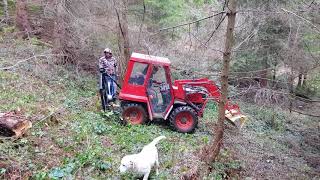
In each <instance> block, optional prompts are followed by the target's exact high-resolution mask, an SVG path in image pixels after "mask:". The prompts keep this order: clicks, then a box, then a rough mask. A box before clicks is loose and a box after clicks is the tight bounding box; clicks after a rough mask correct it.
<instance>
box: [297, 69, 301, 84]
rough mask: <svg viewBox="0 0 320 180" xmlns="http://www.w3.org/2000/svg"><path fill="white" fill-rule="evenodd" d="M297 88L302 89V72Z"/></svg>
mask: <svg viewBox="0 0 320 180" xmlns="http://www.w3.org/2000/svg"><path fill="white" fill-rule="evenodd" d="M297 87H302V72H300V73H299V76H298V84H297Z"/></svg>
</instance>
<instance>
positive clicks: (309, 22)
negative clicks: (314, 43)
mask: <svg viewBox="0 0 320 180" xmlns="http://www.w3.org/2000/svg"><path fill="white" fill-rule="evenodd" d="M281 10H283V11H284V12H287V13H290V14H293V15H294V16H296V17H298V18H300V19H302V20H304V21H306V22H307V23H308V24H310V25H311V26H312V27H314V28H315V29H316V31H318V33H320V29H319V28H318V27H317V26H316V25H314V24H313V23H312V22H311V21H309V20H308V19H306V18H304V17H302V16H299V15H298V14H296V13H294V12H292V11H289V10H286V9H284V8H281Z"/></svg>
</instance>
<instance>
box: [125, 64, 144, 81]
mask: <svg viewBox="0 0 320 180" xmlns="http://www.w3.org/2000/svg"><path fill="white" fill-rule="evenodd" d="M147 71H148V64H144V63H139V62H135V63H134V65H133V69H132V72H131V75H130V79H129V84H133V85H143V84H144V81H145V77H146V74H147Z"/></svg>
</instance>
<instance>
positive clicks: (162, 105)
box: [119, 53, 173, 123]
mask: <svg viewBox="0 0 320 180" xmlns="http://www.w3.org/2000/svg"><path fill="white" fill-rule="evenodd" d="M170 64H171V63H170V60H169V59H168V58H163V57H157V56H151V55H145V54H139V53H133V54H132V56H131V58H130V60H129V63H128V67H127V72H126V75H125V77H124V83H123V87H122V89H121V91H120V94H119V99H120V100H122V102H124V103H126V102H128V101H131V102H135V103H137V104H139V105H141V106H144V107H145V108H146V109H148V117H149V118H150V119H151V120H152V119H154V118H163V119H164V118H165V116H166V114H167V113H166V112H168V111H169V109H170V107H171V106H172V104H173V91H172V83H171V77H170V69H169V66H170ZM133 123H139V122H133Z"/></svg>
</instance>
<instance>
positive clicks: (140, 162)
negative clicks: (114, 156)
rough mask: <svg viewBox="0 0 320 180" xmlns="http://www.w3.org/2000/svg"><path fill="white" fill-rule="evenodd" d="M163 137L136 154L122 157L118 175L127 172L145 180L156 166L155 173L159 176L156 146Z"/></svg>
mask: <svg viewBox="0 0 320 180" xmlns="http://www.w3.org/2000/svg"><path fill="white" fill-rule="evenodd" d="M165 138H166V137H165V136H159V137H157V138H155V139H154V140H153V141H152V142H151V143H150V144H148V145H146V146H144V147H143V149H142V151H141V152H140V153H138V154H132V155H127V156H124V157H123V158H122V160H121V165H120V168H119V170H120V173H125V172H127V171H130V172H133V173H136V174H139V175H143V180H147V179H148V177H149V174H150V171H151V168H152V167H153V166H154V165H156V173H157V175H158V174H159V160H158V150H157V147H156V144H158V142H159V141H160V140H161V139H165Z"/></svg>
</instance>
